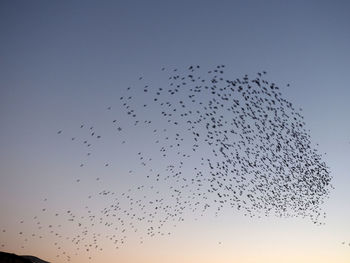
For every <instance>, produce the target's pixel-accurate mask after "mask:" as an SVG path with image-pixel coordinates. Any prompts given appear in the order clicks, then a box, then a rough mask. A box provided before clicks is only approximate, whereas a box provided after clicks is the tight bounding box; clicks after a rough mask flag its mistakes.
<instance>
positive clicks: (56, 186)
mask: <svg viewBox="0 0 350 263" xmlns="http://www.w3.org/2000/svg"><path fill="white" fill-rule="evenodd" d="M349 12H350V4H349V3H348V2H347V1H36V0H34V1H16V0H11V1H1V3H0V36H1V41H0V72H1V78H0V123H1V131H0V211H1V212H0V250H1V251H7V252H12V253H17V254H32V255H35V256H38V257H41V258H43V259H45V260H48V261H50V262H65V261H66V257H65V255H62V254H61V255H60V257H59V258H57V257H56V255H57V254H58V252H57V251H58V250H59V251H60V250H65V251H67V254H68V253H69V254H70V255H71V262H77V263H82V262H87V258H88V257H89V256H91V257H92V259H91V262H126V263H140V262H153V263H158V262H159V263H160V262H162V263H164V262H169V263H172V262H184V263H194V262H219V263H228V262H240V263H255V262H256V263H257V262H259V263H265V262H266V263H281V262H286V263H288V262H300V263H304V262H305V263H306V262H318V263H323V262H324V263H326V262H335V263H346V262H349V261H350V225H349V223H348V222H350V191H349V186H350V172H349V171H350V162H349V160H350V118H349V114H350V103H349V99H350V88H349V76H350V52H349V46H350V30H349V26H350V18H349ZM193 64H196V65H197V64H198V65H201V66H202V67H204V68H213V67H215V66H216V65H221V64H225V65H226V73H227V74H230V75H231V76H232V79H235V78H236V77H240V76H242V75H244V74H250V75H254V74H256V73H257V72H261V71H262V70H266V71H267V72H268V78H269V79H270V80H271V81H273V82H275V83H277V84H278V85H280V86H281V90H282V93H283V94H284V97H285V98H287V99H288V100H289V101H291V102H293V104H294V105H295V107H296V108H302V109H303V115H304V117H305V122H306V127H307V128H308V129H310V135H311V138H312V142H313V144H314V145H316V144H317V143H318V144H319V146H318V149H319V151H320V152H321V153H326V155H324V156H323V158H324V161H325V162H326V164H327V165H328V166H329V167H330V170H331V175H332V176H333V181H332V184H333V186H334V188H335V189H333V190H332V191H331V193H330V198H329V199H328V200H327V201H326V203H325V205H324V206H323V208H324V211H325V212H326V213H327V218H326V220H325V223H326V224H325V225H323V226H315V225H313V224H312V223H311V222H310V221H309V220H307V219H302V218H277V217H274V216H270V217H263V218H260V219H258V218H250V217H245V216H244V215H243V214H242V213H239V212H237V211H236V210H232V209H226V210H225V211H223V212H222V213H221V214H220V216H218V217H214V215H211V214H208V215H207V216H205V217H201V218H199V219H198V220H195V218H194V217H191V216H189V217H188V219H187V220H185V221H184V222H182V223H181V224H178V226H177V228H176V229H175V230H172V235H170V236H166V237H155V238H149V239H145V241H144V243H143V244H140V242H138V240H137V239H136V238H133V237H131V239H130V240H129V241H128V242H127V243H126V244H125V245H124V246H123V247H122V248H120V249H119V250H115V249H114V248H113V246H111V244H110V243H108V242H106V243H105V244H103V245H102V246H103V248H104V249H103V251H102V252H96V253H95V252H93V253H92V252H91V253H84V252H83V251H79V253H78V255H75V253H76V251H75V250H74V247H72V246H70V243H69V241H64V240H61V239H60V241H59V242H61V243H60V244H61V249H57V246H56V245H54V243H55V242H56V241H57V237H55V236H54V235H52V234H51V233H50V229H49V227H47V225H51V224H52V225H55V226H56V225H60V224H61V225H62V233H64V234H63V235H67V234H68V233H70V232H74V231H75V230H76V228H74V227H72V226H71V225H70V224H69V223H67V219H66V218H64V220H63V219H62V218H61V219H57V218H55V216H54V214H55V213H56V212H59V213H61V212H62V213H64V212H63V211H66V210H71V211H76V213H77V214H84V213H85V210H84V206H85V205H86V202H87V196H89V195H93V196H95V194H96V193H98V192H99V191H102V190H105V189H112V190H113V191H115V192H116V193H118V192H122V191H125V189H127V188H128V187H130V186H132V185H133V184H136V182H135V181H137V183H139V180H142V179H138V177H137V176H135V177H134V178H132V179H130V178H129V177H126V176H124V174H126V173H127V172H128V170H130V169H134V168H135V167H134V166H135V163H134V161H135V160H134V159H133V157H132V151H133V150H135V149H137V147H138V143H139V141H137V140H136V141H135V142H134V145H131V146H130V148H128V147H129V146H127V147H126V148H118V147H119V146H116V145H114V144H113V143H106V144H103V143H102V144H100V145H99V146H98V147H99V148H98V149H97V150H96V152H98V154H97V155H96V157H94V159H93V160H94V161H91V162H90V166H86V167H83V169H82V168H81V167H79V164H80V163H82V162H86V157H85V156H84V154H85V150H82V148H81V147H78V146H77V145H76V144H72V142H71V141H70V138H71V137H74V136H78V134H79V133H80V130H79V129H80V128H79V126H80V125H81V124H82V123H84V124H85V125H86V126H89V125H93V126H94V127H98V128H99V129H100V131H101V133H103V135H104V136H106V137H107V138H109V136H110V137H111V138H112V135H111V134H109V129H108V128H107V124H106V123H107V122H108V121H109V120H110V118H113V117H115V116H117V117H116V118H118V121H119V122H120V123H121V124H123V125H126V126H127V125H128V124H127V122H128V120H127V118H126V117H125V114H122V113H121V112H120V111H119V110H120V109H119V108H118V107H119V106H120V105H119V104H120V102H119V97H120V96H123V94H124V93H125V89H126V88H127V87H128V86H135V85H137V81H138V79H139V76H143V77H144V78H147V80H149V81H150V82H154V83H156V84H157V83H158V84H159V83H161V82H162V81H163V80H162V79H163V78H164V76H162V77H160V71H161V68H162V67H166V68H180V69H181V68H182V69H183V68H187V67H188V66H189V65H193ZM287 83H290V87H287V86H286V84H287ZM108 106H112V109H113V114H114V115H113V117H112V116H109V115H108V114H109V113H106V108H107V107H108ZM140 108H141V106H140ZM59 130H62V136H58V135H57V131H59ZM142 136H143V134H141V132H140V130H137V129H136V130H135V129H134V130H132V129H130V133H129V134H126V135H125V138H126V139H128V138H139V137H142ZM118 140H120V141H122V140H123V138H118ZM109 142H111V141H109ZM118 142H119V141H118ZM140 147H141V146H140ZM142 147H147V144H145V145H143V146H142ZM148 150H149V151H150V153H152V151H153V149H148ZM84 158H85V159H84ZM105 162H109V163H111V166H110V167H108V169H104V168H105V167H104V163H105ZM160 164H161V161H159V165H160ZM135 169H136V168H135ZM140 173H142V172H140ZM103 176H104V178H105V180H101V182H98V183H97V182H96V180H95V178H96V177H103ZM77 179H80V180H81V183H79V184H76V183H75V181H76V180H77ZM164 189H165V188H164ZM164 189H163V190H164ZM45 199H47V200H46V201H44V200H45ZM92 199H93V200H92V201H91V203H89V206H91V207H94V208H95V210H96V211H98V210H99V208H100V207H102V208H103V207H105V206H106V204H105V203H104V202H105V199H103V198H99V197H98V195H97V196H96V198H92ZM89 202H90V201H89ZM107 205H108V204H107ZM42 209H45V212H47V213H43V211H42ZM35 216H37V217H40V224H42V225H44V227H43V228H42V230H40V231H41V232H40V235H42V238H38V237H37V236H35V237H31V235H32V233H37V235H39V233H38V232H36V231H37V230H36V229H37V221H36V220H33V218H34V217H35ZM22 220H23V223H21V221H22ZM60 220H63V221H60ZM3 230H5V231H3ZM101 231H102V233H103V235H106V236H108V235H113V233H109V232H103V231H104V229H102V230H101ZM19 232H23V233H24V234H22V235H19V234H18V233H19ZM23 236H25V237H23ZM25 238H27V239H28V241H25ZM342 242H345V244H342ZM22 246H23V248H22ZM59 253H61V251H60V252H59Z"/></svg>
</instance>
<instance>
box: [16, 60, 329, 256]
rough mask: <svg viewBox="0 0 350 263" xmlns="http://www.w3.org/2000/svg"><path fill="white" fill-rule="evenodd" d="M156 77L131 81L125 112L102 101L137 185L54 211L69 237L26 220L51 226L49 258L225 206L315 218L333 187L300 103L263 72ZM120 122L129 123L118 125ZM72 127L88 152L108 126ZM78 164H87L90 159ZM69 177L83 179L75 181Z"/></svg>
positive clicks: (221, 69)
mask: <svg viewBox="0 0 350 263" xmlns="http://www.w3.org/2000/svg"><path fill="white" fill-rule="evenodd" d="M161 73H162V74H163V75H164V76H166V80H165V81H163V82H161V81H160V82H157V80H154V79H153V80H149V81H147V80H145V78H144V77H139V79H138V80H137V83H136V84H135V86H133V87H127V88H126V90H125V91H124V94H123V96H121V97H119V98H118V105H119V106H120V107H121V108H122V109H123V111H124V113H123V114H121V113H120V112H118V114H116V115H114V114H113V110H114V108H115V107H117V106H116V105H110V106H109V105H107V106H106V114H108V116H110V124H111V125H110V126H109V127H111V129H113V131H115V134H116V136H117V137H118V140H120V145H128V144H129V145H130V146H126V147H128V149H129V152H132V154H133V156H135V158H136V159H137V160H138V164H136V163H135V164H133V167H131V168H130V169H129V170H128V172H127V173H128V174H130V175H132V176H134V175H135V174H136V176H137V178H138V179H137V180H136V181H139V182H140V183H135V185H134V186H132V187H130V188H128V189H126V190H125V191H123V192H120V191H116V190H115V189H113V186H112V185H111V186H110V187H111V189H103V190H101V191H98V192H96V193H95V194H91V195H89V196H88V197H87V200H91V202H93V200H94V199H95V200H96V199H98V200H99V201H98V202H97V203H98V205H97V207H94V206H93V205H91V206H89V205H87V206H85V208H84V209H83V210H80V211H77V212H75V211H71V210H67V211H64V212H62V211H61V212H57V213H55V214H54V217H55V218H56V220H55V222H62V224H63V222H64V223H67V222H69V224H70V227H72V226H73V227H74V231H73V232H72V233H71V235H63V234H62V231H61V230H60V229H62V228H64V225H62V224H60V225H53V224H49V225H43V222H41V221H40V219H39V216H36V217H34V219H33V220H34V222H35V224H36V225H37V227H38V231H39V230H41V229H42V228H43V230H42V232H43V233H47V232H48V231H47V230H49V233H50V234H51V235H52V236H54V237H55V238H56V239H57V240H58V241H57V242H55V244H54V245H55V247H56V248H57V250H58V251H59V253H58V255H57V256H61V258H62V257H64V258H66V259H67V260H68V261H70V260H71V256H72V255H68V252H66V251H63V248H62V247H61V243H62V242H61V241H63V240H68V241H70V242H71V243H72V244H73V245H74V246H75V247H76V248H77V250H76V251H77V252H76V253H79V251H83V252H85V253H88V252H91V251H103V245H101V244H102V243H103V242H102V241H101V240H102V239H103V240H107V241H109V242H112V244H113V246H114V247H115V248H116V249H118V248H120V247H121V246H122V245H123V244H125V243H126V242H127V239H128V237H129V235H131V233H133V234H136V235H137V236H138V238H139V242H140V243H143V242H144V241H145V239H146V238H147V237H154V236H164V235H170V234H171V231H172V228H173V227H176V226H177V224H179V223H181V222H182V221H184V220H186V219H188V218H191V217H192V218H195V219H198V218H200V217H201V216H204V215H206V214H207V213H214V214H215V215H217V216H218V215H219V214H220V212H221V211H223V210H224V209H231V210H232V211H233V213H234V212H235V211H240V212H241V213H242V214H244V215H245V216H248V217H261V216H269V215H272V216H278V217H307V218H309V219H311V220H312V222H313V223H314V224H318V225H320V224H323V219H324V217H325V214H324V213H323V211H322V204H323V203H324V201H325V199H326V198H327V197H328V194H329V191H330V189H331V188H332V186H331V176H330V170H329V167H327V165H326V164H325V162H323V160H322V155H321V154H320V153H319V152H318V150H317V149H316V146H314V145H313V144H312V142H311V138H310V132H309V131H308V130H307V128H306V124H305V121H304V118H303V116H302V114H301V112H302V111H301V109H295V108H294V106H293V104H292V103H291V102H289V101H288V100H286V99H285V98H284V97H283V95H282V93H281V89H280V88H279V87H278V86H277V85H276V84H275V83H272V82H269V81H268V80H266V75H267V73H266V72H265V71H262V72H259V73H257V74H256V75H255V76H254V77H250V76H248V75H244V76H242V77H240V78H232V77H230V76H228V75H229V74H227V73H226V67H225V65H218V66H216V67H214V68H213V69H211V70H203V69H202V68H201V67H200V66H199V65H192V66H190V67H188V68H186V69H184V70H179V69H166V68H162V69H161ZM287 86H289V84H288V85H287ZM116 116H117V117H116ZM123 119H127V120H128V121H129V123H131V124H130V125H125V126H123V121H122V120H123ZM78 126H79V127H80V129H81V130H82V131H84V136H79V134H78V135H75V136H70V135H69V134H66V132H65V130H59V131H58V132H57V133H58V134H59V135H60V136H63V135H65V137H64V138H67V136H68V137H69V140H71V141H72V142H73V141H74V142H78V143H79V144H80V145H83V146H84V147H85V148H84V149H87V152H86V155H87V156H90V155H93V146H94V143H98V142H101V141H103V140H104V139H105V136H104V134H103V131H104V130H105V129H106V127H104V128H103V129H97V128H95V126H93V125H87V124H84V123H83V124H79V125H78ZM86 134H89V135H88V136H89V137H88V138H87V137H86V136H85V135H86ZM128 134H129V135H128ZM132 134H134V135H132ZM143 136H145V138H141V139H140V137H143ZM146 137H147V139H146ZM137 140H142V141H146V144H144V145H138V146H139V147H140V148H137V149H136V147H137V146H132V145H133V142H135V141H137ZM107 143H108V141H107ZM134 148H135V149H134ZM78 165H79V166H80V167H82V169H88V165H89V162H88V161H86V162H82V163H79V164H78ZM103 166H104V167H108V168H109V169H113V168H114V167H117V166H118V164H114V163H110V162H108V161H106V162H104V163H103ZM136 166H139V167H141V169H140V172H137V171H135V170H137V169H136ZM95 179H96V181H100V180H103V178H101V177H100V176H97V177H96V178H95ZM74 180H75V183H76V184H81V183H82V180H83V179H81V178H80V177H79V178H76V179H74ZM44 201H45V202H46V201H47V200H44ZM84 202H85V200H84ZM101 204H103V206H102V207H101ZM45 211H46V210H45V208H43V210H42V212H43V213H45ZM21 223H23V222H21ZM101 229H108V233H109V234H108V235H105V234H103V233H106V232H103V231H102V230H101ZM38 233H40V231H39V232H38ZM23 234H24V233H22V232H20V233H19V235H23ZM27 234H28V233H27ZM36 235H38V238H43V236H42V235H40V234H37V233H33V234H32V235H31V237H32V238H34V237H36ZM29 238H30V237H29V236H26V237H25V240H28V239H29Z"/></svg>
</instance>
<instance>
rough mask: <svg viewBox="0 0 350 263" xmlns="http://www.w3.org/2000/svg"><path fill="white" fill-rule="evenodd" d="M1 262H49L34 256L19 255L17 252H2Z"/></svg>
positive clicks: (0, 254)
mask: <svg viewBox="0 0 350 263" xmlns="http://www.w3.org/2000/svg"><path fill="white" fill-rule="evenodd" d="M0 263H49V262H48V261H44V260H41V259H40V258H37V257H33V256H18V255H16V254H11V253H5V252H0Z"/></svg>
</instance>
